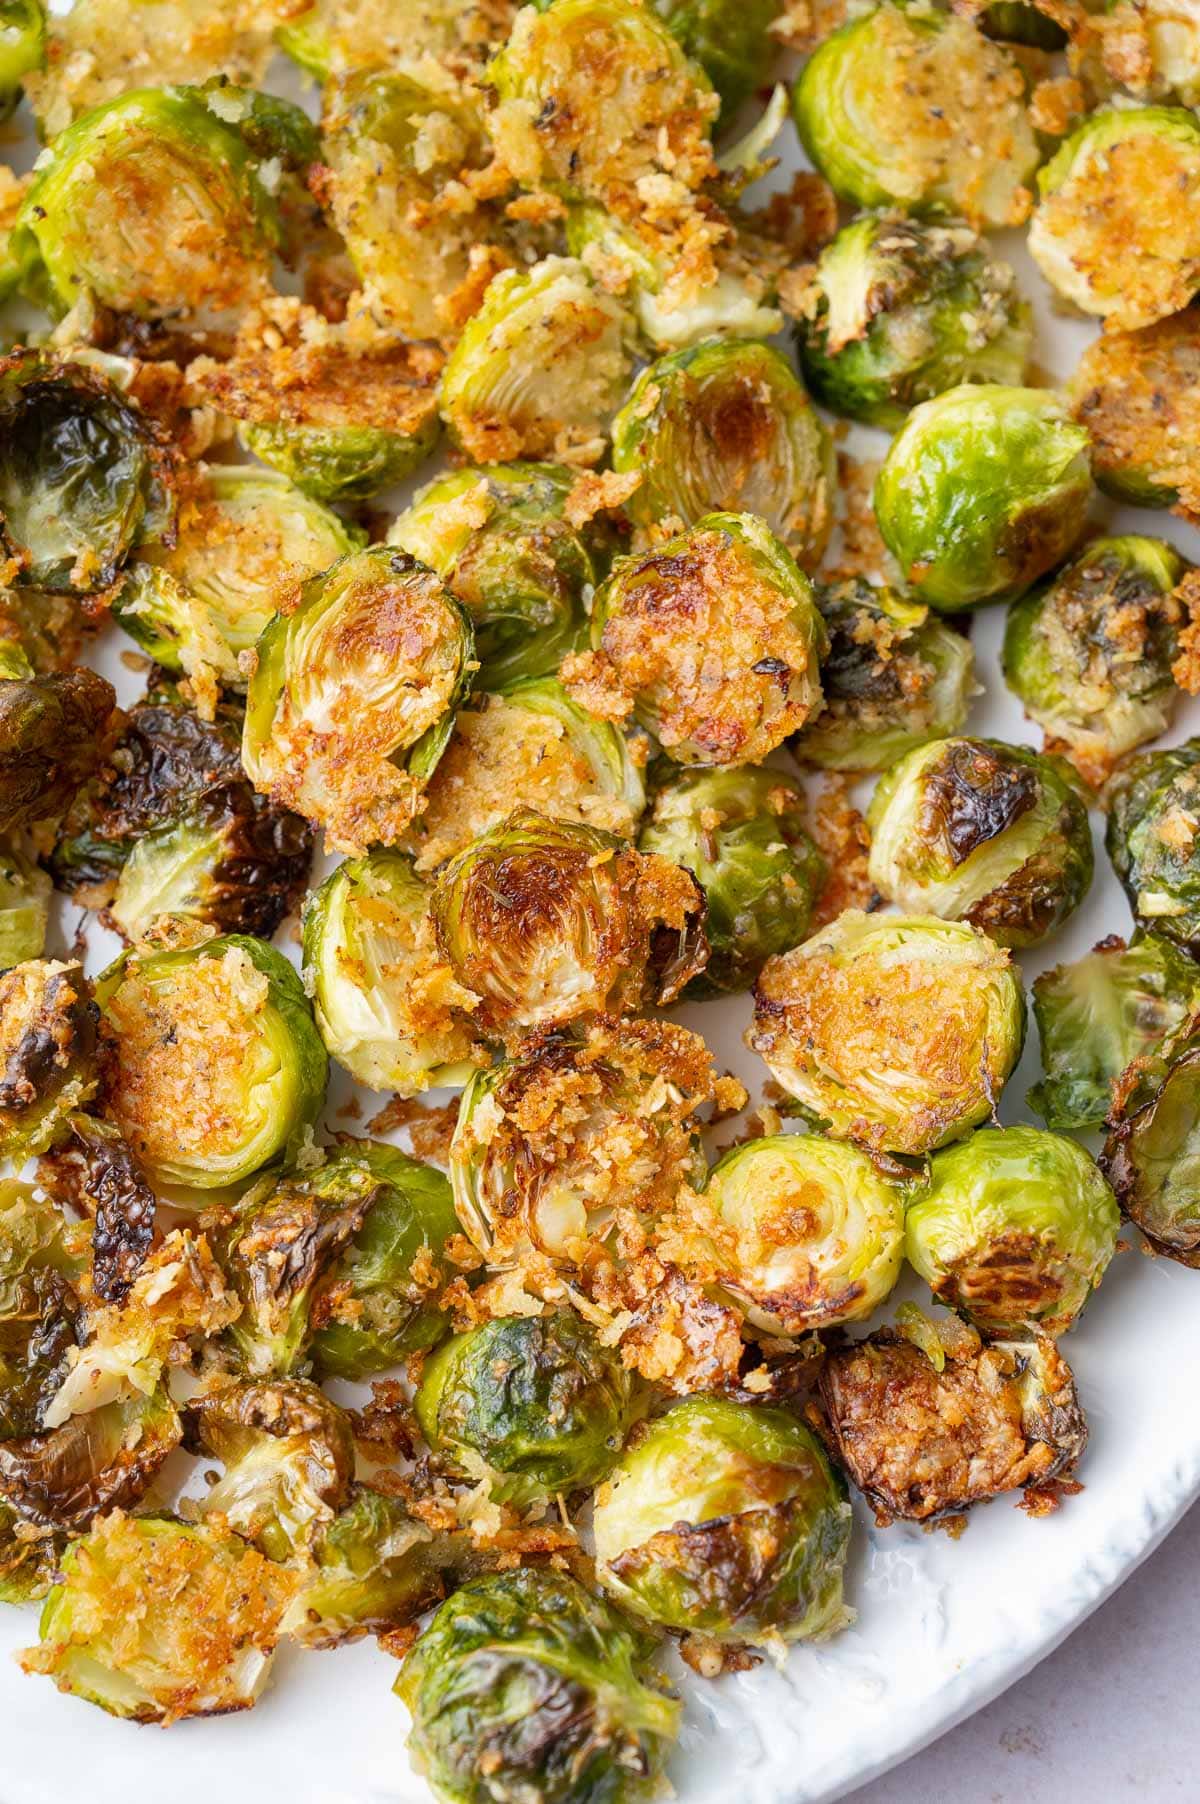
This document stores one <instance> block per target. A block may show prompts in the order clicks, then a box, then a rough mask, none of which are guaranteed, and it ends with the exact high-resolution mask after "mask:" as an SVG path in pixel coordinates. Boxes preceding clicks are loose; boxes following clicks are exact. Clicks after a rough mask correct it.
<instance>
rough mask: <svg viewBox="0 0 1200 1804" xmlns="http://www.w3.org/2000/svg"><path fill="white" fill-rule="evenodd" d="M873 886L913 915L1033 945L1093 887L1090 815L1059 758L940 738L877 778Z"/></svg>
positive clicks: (871, 813) (871, 819) (1007, 942)
mask: <svg viewBox="0 0 1200 1804" xmlns="http://www.w3.org/2000/svg"><path fill="white" fill-rule="evenodd" d="M867 824H868V826H869V828H870V830H871V854H870V859H869V863H868V871H869V874H870V878H871V881H872V883H873V884H874V885H875V888H876V889H877V890H878V891H879V893H880V894H881V895H883V896H886V897H887V898H888V900H889V901H891V902H895V903H897V904H898V905H899V907H901V908H903V909H907V910H908V911H909V912H910V913H913V914H916V913H925V914H935V915H938V916H940V917H941V918H942V919H943V920H949V921H969V922H970V923H971V925H972V926H973V927H980V928H982V929H983V931H984V932H985V933H987V934H989V935H990V936H991V938H992V939H993V940H994V941H995V942H996V944H997V945H998V946H1035V945H1037V943H1038V941H1039V940H1044V939H1045V938H1046V937H1047V935H1048V934H1051V933H1053V932H1054V931H1055V929H1056V928H1058V927H1061V925H1062V923H1063V922H1064V921H1065V920H1066V919H1067V917H1068V916H1069V915H1071V914H1072V913H1073V912H1074V911H1075V909H1076V908H1078V906H1079V904H1080V903H1081V902H1082V901H1083V898H1084V897H1085V896H1086V894H1087V892H1088V889H1089V887H1090V886H1091V881H1092V870H1093V854H1092V829H1091V824H1090V822H1089V820H1088V813H1087V808H1086V807H1085V806H1084V803H1083V801H1082V799H1081V797H1080V795H1079V792H1078V790H1077V789H1076V787H1075V784H1074V781H1073V773H1072V772H1071V770H1070V767H1069V766H1068V765H1065V764H1064V763H1063V762H1062V760H1061V759H1056V758H1051V757H1046V756H1044V755H1042V754H1039V753H1038V752H1031V751H1030V750H1029V749H1028V747H1026V746H1019V745H1003V744H1002V743H1001V742H1000V741H999V740H997V739H935V740H933V741H932V743H931V744H929V745H922V746H917V747H916V748H915V750H913V751H911V752H908V753H907V754H906V755H905V756H904V757H903V758H901V759H900V761H899V763H898V764H895V765H893V767H892V769H891V770H890V771H888V772H887V773H886V774H885V775H884V776H882V777H881V778H880V779H879V782H878V784H877V785H876V787H875V794H874V795H873V797H872V798H871V806H870V808H869V809H868V810H867Z"/></svg>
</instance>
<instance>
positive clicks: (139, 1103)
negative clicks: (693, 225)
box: [96, 933, 328, 1190]
mask: <svg viewBox="0 0 1200 1804" xmlns="http://www.w3.org/2000/svg"><path fill="white" fill-rule="evenodd" d="M96 1000H97V1001H98V1003H99V1004H100V1010H101V1034H102V1069H103V1076H104V1100H105V1104H106V1106H107V1109H108V1111H109V1113H110V1114H111V1115H112V1117H113V1119H114V1120H115V1121H116V1123H117V1125H118V1126H119V1127H120V1129H121V1131H122V1133H123V1134H124V1135H125V1138H126V1139H127V1140H128V1142H129V1144H130V1146H131V1148H132V1149H133V1152H134V1154H135V1155H136V1157H137V1158H138V1160H139V1161H140V1162H141V1164H142V1165H143V1166H144V1167H145V1170H146V1175H147V1176H148V1177H149V1178H150V1179H151V1181H152V1182H156V1183H160V1184H179V1185H183V1186H185V1187H186V1188H188V1189H195V1190H211V1189H214V1188H220V1187H222V1186H224V1185H227V1184H236V1183H240V1182H241V1181H242V1180H243V1179H245V1178H249V1177H252V1176H253V1174H254V1173H255V1172H257V1171H259V1170H261V1168H262V1167H263V1166H264V1165H267V1164H269V1163H270V1162H271V1161H272V1160H274V1159H277V1158H279V1157H281V1156H282V1155H283V1154H285V1153H286V1152H289V1151H294V1150H298V1149H300V1148H301V1147H303V1146H305V1145H306V1144H307V1143H308V1141H309V1138H310V1136H311V1133H312V1128H313V1125H314V1123H315V1121H316V1119H317V1116H318V1114H319V1113H320V1109H321V1105H322V1103H323V1102H324V1100H325V1079H326V1073H327V1069H328V1060H327V1058H326V1055H325V1048H324V1046H323V1045H322V1044H321V1038H320V1035H319V1034H318V1033H317V1030H316V1028H315V1027H314V1025H313V1018H312V1010H311V1008H310V1006H309V1002H308V998H307V996H305V994H304V990H303V988H302V987H301V984H300V979H299V978H298V977H297V975H296V973H295V971H294V970H293V969H292V967H291V965H289V964H288V962H287V960H286V959H285V958H284V957H283V955H282V953H280V952H277V951H276V950H275V948H274V947H273V946H270V945H268V944H267V943H266V941H265V940H257V939H254V938H253V937H252V936H251V935H250V934H239V933H229V934H225V935H222V936H219V937H217V938H215V939H206V940H203V941H200V942H199V943H193V944H188V943H187V936H186V935H185V936H184V939H183V943H181V944H177V945H174V946H171V945H167V946H154V945H152V944H149V943H146V944H143V945H140V946H136V947H134V948H133V949H132V950H131V951H129V952H127V953H125V954H124V955H123V956H122V957H121V958H119V959H118V960H117V961H116V963H115V964H113V965H110V966H109V968H108V970H107V971H106V972H104V974H103V975H102V976H101V977H100V979H99V980H98V982H97V985H96Z"/></svg>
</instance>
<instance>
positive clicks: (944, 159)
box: [792, 4, 1039, 227]
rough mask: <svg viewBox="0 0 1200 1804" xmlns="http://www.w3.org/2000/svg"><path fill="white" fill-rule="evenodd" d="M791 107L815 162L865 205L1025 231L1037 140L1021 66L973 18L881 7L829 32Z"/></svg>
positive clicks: (839, 190)
mask: <svg viewBox="0 0 1200 1804" xmlns="http://www.w3.org/2000/svg"><path fill="white" fill-rule="evenodd" d="M792 111H793V113H794V114H795V119H796V125H797V128H798V130H799V132H800V138H801V141H802V143H803V145H804V148H805V149H806V150H807V152H808V154H809V156H810V157H811V158H812V160H813V162H814V163H815V164H816V166H817V168H818V169H819V170H820V172H821V174H822V175H823V176H824V177H825V179H826V181H828V182H829V183H830V184H831V186H832V187H833V190H834V192H835V193H836V194H837V195H838V196H839V198H840V199H842V200H845V201H850V202H851V203H852V204H854V205H855V206H859V207H899V208H902V209H903V210H904V211H906V212H912V213H928V212H946V211H948V212H951V213H957V214H960V215H961V216H962V217H963V218H965V219H967V220H969V221H970V223H971V224H972V225H979V226H992V227H995V226H1006V225H1020V224H1021V222H1022V221H1023V220H1024V219H1025V218H1026V217H1027V215H1028V212H1029V202H1030V196H1029V191H1028V188H1027V187H1026V184H1027V183H1028V182H1029V181H1031V179H1032V177H1033V173H1034V171H1035V169H1036V168H1037V166H1038V162H1039V151H1038V143H1037V138H1036V135H1035V133H1034V129H1033V125H1032V122H1031V120H1030V117H1029V113H1028V110H1027V108H1026V105H1025V81H1024V77H1023V75H1022V73H1021V70H1020V68H1019V66H1018V64H1017V63H1016V62H1015V61H1014V60H1013V58H1012V57H1010V56H1009V54H1008V53H1007V51H1005V50H1003V49H1002V48H1001V47H1000V46H999V45H998V44H991V43H989V42H988V40H987V39H986V38H985V37H983V36H982V35H981V34H980V33H979V32H978V31H977V30H976V28H975V26H974V25H973V24H972V23H971V22H970V20H967V19H960V18H956V17H954V15H953V14H950V13H944V12H935V11H934V10H933V9H932V8H930V9H929V10H925V9H923V8H920V7H914V6H905V5H892V4H885V5H883V6H876V7H874V8H873V9H872V10H871V11H869V12H867V13H863V14H861V15H859V16H858V17H856V18H853V19H851V20H850V21H849V22H848V23H847V24H845V25H843V26H841V27H840V29H839V30H837V31H834V32H832V33H831V34H830V35H829V36H828V37H827V38H826V39H825V40H824V42H823V43H822V44H820V45H819V46H818V48H817V50H816V51H815V52H814V54H813V55H812V56H811V57H810V58H809V59H808V61H807V63H806V64H805V65H804V68H803V70H802V71H801V75H800V79H799V81H798V82H797V83H796V86H795V89H794V90H793V94H792Z"/></svg>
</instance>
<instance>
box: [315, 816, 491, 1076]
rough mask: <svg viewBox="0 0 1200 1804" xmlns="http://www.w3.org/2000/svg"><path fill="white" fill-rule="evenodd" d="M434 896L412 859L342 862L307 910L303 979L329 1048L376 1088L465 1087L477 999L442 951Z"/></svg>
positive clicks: (376, 855) (386, 856) (382, 854)
mask: <svg viewBox="0 0 1200 1804" xmlns="http://www.w3.org/2000/svg"><path fill="white" fill-rule="evenodd" d="M430 893H431V892H430V890H429V888H428V886H427V885H426V884H425V883H424V882H423V881H422V880H421V878H420V877H418V876H417V875H416V873H415V872H414V870H413V867H412V862H411V860H410V859H409V858H408V857H407V856H406V855H405V854H404V853H403V852H391V851H386V850H384V849H383V848H377V849H376V850H375V851H374V852H368V853H367V855H366V857H365V858H355V859H352V860H350V861H349V862H348V863H346V864H340V865H339V866H338V867H337V869H336V870H335V871H332V872H331V873H330V874H329V876H328V877H327V878H326V879H325V881H324V883H323V884H322V885H321V887H320V888H319V889H318V890H315V891H313V892H312V894H311V895H310V896H309V898H308V901H307V902H306V903H305V907H304V980H305V983H306V985H307V986H308V990H309V994H310V995H311V996H312V999H313V1012H314V1014H315V1015H316V1020H317V1026H318V1028H319V1029H320V1031H321V1038H322V1039H323V1040H324V1042H325V1045H326V1048H327V1049H328V1051H329V1052H330V1053H332V1055H333V1057H334V1058H335V1059H336V1060H337V1062H338V1064H339V1065H342V1066H344V1067H345V1069H346V1070H347V1071H349V1072H350V1074H351V1075H352V1076H353V1077H356V1078H357V1079H358V1081H359V1083H360V1084H366V1085H367V1086H368V1087H369V1088H370V1089H372V1090H394V1091H395V1092H396V1093H397V1094H398V1095H400V1096H414V1095H416V1094H417V1092H418V1091H420V1090H425V1089H428V1088H429V1086H430V1085H431V1084H453V1083H459V1082H461V1081H463V1079H464V1078H465V1077H466V1074H467V1073H468V1071H470V1070H471V1068H472V1066H473V1065H474V1063H475V1062H476V1059H477V1057H478V1056H479V1055H478V1054H477V1053H476V1051H475V1041H474V1039H473V1037H472V1033H471V1027H470V1011H471V1010H472V1009H473V1008H474V1007H475V1000H476V999H475V997H474V996H473V995H472V994H471V992H470V991H468V990H466V989H464V988H463V986H462V985H461V984H460V983H459V982H458V980H457V979H456V977H455V975H454V972H453V969H452V967H451V966H450V964H449V963H448V962H447V960H446V959H445V957H444V956H443V955H442V953H441V952H440V951H439V950H438V946H437V942H436V939H435V937H434V931H433V922H432V921H431V919H430V917H429V900H430Z"/></svg>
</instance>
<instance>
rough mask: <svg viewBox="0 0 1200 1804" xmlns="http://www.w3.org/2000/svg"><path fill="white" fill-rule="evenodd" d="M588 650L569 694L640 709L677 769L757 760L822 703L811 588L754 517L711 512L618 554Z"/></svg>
mask: <svg viewBox="0 0 1200 1804" xmlns="http://www.w3.org/2000/svg"><path fill="white" fill-rule="evenodd" d="M730 595H736V596H737V598H738V606H737V609H736V611H734V610H731V609H730V607H729V597H730ZM592 645H593V648H594V650H593V652H592V655H591V656H590V657H586V656H585V657H581V658H577V659H571V660H569V661H568V662H567V664H565V665H564V667H563V680H564V681H565V682H566V685H567V687H568V689H571V690H572V691H573V692H574V693H576V694H577V695H578V697H579V700H580V701H582V702H583V703H584V705H585V706H588V705H592V704H593V703H594V704H595V707H596V711H598V712H605V713H609V714H614V713H615V714H616V715H617V716H618V718H620V717H622V716H624V715H626V714H629V713H630V712H632V713H633V714H635V715H636V717H637V719H638V721H639V722H640V724H641V725H642V726H644V727H645V728H646V730H647V731H648V732H651V733H653V734H654V735H655V737H656V738H657V739H658V741H659V743H660V744H661V745H662V747H663V749H664V750H665V751H667V752H669V753H670V755H671V757H672V758H674V759H675V760H676V762H677V763H679V764H717V765H721V764H750V763H753V762H755V761H756V760H759V759H762V758H765V757H767V756H768V754H769V753H770V752H773V751H774V750H775V748H776V747H777V746H779V745H781V744H782V743H783V741H784V740H785V739H786V738H787V737H788V735H789V734H791V733H795V732H797V731H798V730H799V729H800V728H801V727H802V726H804V725H805V723H806V722H807V721H808V720H809V719H810V718H811V717H812V716H813V715H815V714H816V713H817V711H818V710H819V708H820V704H821V676H820V668H819V659H820V655H821V653H822V652H823V651H824V649H825V629H824V627H823V626H822V624H821V616H820V614H819V613H818V612H817V608H816V604H815V602H814V600H813V593H812V586H811V584H810V583H809V581H808V578H807V577H806V576H805V575H804V574H803V572H802V571H801V570H800V568H799V566H798V565H797V563H796V561H795V559H794V558H793V557H792V555H791V553H790V552H789V551H788V550H787V548H786V546H784V545H783V544H781V543H780V541H779V540H778V539H777V538H776V537H775V535H774V534H773V533H772V532H771V531H770V529H769V528H768V527H766V526H765V525H764V524H763V522H762V521H761V520H758V519H756V518H755V516H754V515H753V514H706V515H705V517H704V518H703V519H702V520H699V521H697V523H696V524H695V526H693V527H691V528H690V529H689V530H688V531H687V532H685V533H681V534H679V536H678V537H676V538H673V539H668V540H667V541H666V542H665V543H663V544H661V545H658V546H656V547H655V549H654V550H652V551H648V552H644V553H641V554H637V555H634V556H630V557H623V558H618V559H617V561H616V563H615V565H614V566H613V571H612V574H611V576H609V578H608V580H607V581H606V582H605V583H604V584H603V585H602V587H601V588H600V589H599V590H598V591H597V594H596V599H595V603H594V605H593V609H592Z"/></svg>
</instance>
